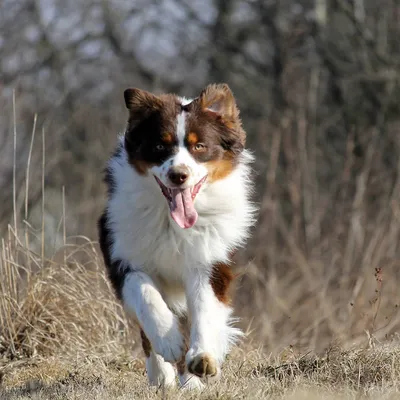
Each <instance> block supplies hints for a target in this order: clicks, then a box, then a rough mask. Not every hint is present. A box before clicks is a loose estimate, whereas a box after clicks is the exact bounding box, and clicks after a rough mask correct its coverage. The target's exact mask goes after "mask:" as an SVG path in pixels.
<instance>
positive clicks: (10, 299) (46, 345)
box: [0, 230, 400, 399]
mask: <svg viewBox="0 0 400 400" xmlns="http://www.w3.org/2000/svg"><path fill="white" fill-rule="evenodd" d="M25 238H26V237H25ZM79 240H80V242H81V243H79V244H75V245H74V246H64V248H63V249H62V250H61V251H60V252H59V253H57V254H54V256H53V257H52V259H51V260H50V259H43V258H42V256H41V255H39V254H36V253H34V252H32V251H30V250H28V249H27V247H26V246H25V245H24V244H23V243H22V242H21V241H19V239H18V237H17V236H16V235H15V234H13V232H12V231H11V230H10V236H9V240H8V242H7V243H6V242H5V241H3V249H2V256H1V263H2V264H1V269H0V274H1V276H0V282H1V283H0V285H1V295H0V318H1V321H0V322H1V329H0V332H1V336H0V355H1V358H0V377H1V380H0V382H1V383H0V399H158V398H164V399H180V398H181V399H197V398H202V399H233V398H235V399H264V398H265V399H313V398H315V399H320V398H326V399H340V398H343V399H360V398H374V399H375V398H379V399H392V398H393V399H394V398H400V396H399V392H400V348H399V346H398V341H397V338H396V336H393V337H392V338H391V339H390V340H389V339H387V340H385V341H384V342H383V343H380V342H379V341H378V340H377V339H376V338H374V337H373V336H368V335H367V334H366V335H365V338H364V339H365V340H364V341H363V342H362V343H361V344H360V343H359V341H358V343H357V347H356V348H355V347H354V346H351V345H350V343H349V344H348V345H347V346H343V345H340V346H339V345H337V346H330V347H329V349H328V350H327V351H325V352H323V353H321V354H319V355H317V354H314V353H313V352H308V351H307V350H304V349H301V350H300V349H299V348H296V347H293V346H289V347H286V348H283V349H280V350H279V351H272V352H271V351H270V350H268V349H262V348H261V347H259V345H258V344H257V342H255V341H254V342H253V341H252V339H251V337H252V335H251V333H250V335H249V338H248V339H246V340H245V341H244V343H242V345H241V347H238V348H236V349H235V350H234V351H233V353H232V354H231V355H230V356H229V358H228V360H227V362H226V364H225V365H224V369H223V377H222V379H221V380H220V381H218V382H209V385H208V387H207V389H206V390H204V391H203V392H202V393H201V394H199V393H188V392H185V391H182V390H178V389H177V390H169V391H164V390H163V389H162V388H158V389H155V388H149V387H148V385H147V379H146V376H145V368H144V362H143V358H142V353H141V351H140V347H139V346H138V345H137V344H135V337H136V335H135V333H136V332H135V328H134V327H132V326H130V325H129V323H127V321H126V320H125V318H124V315H123V313H122V310H121V308H120V306H119V304H118V303H117V302H116V301H115V299H114V296H113V294H112V292H111V290H110V288H109V285H108V282H107V279H106V276H105V271H104V268H103V267H102V263H101V260H100V257H99V253H98V251H97V248H96V246H95V244H94V243H92V242H91V241H89V240H87V239H85V238H80V239H79Z"/></svg>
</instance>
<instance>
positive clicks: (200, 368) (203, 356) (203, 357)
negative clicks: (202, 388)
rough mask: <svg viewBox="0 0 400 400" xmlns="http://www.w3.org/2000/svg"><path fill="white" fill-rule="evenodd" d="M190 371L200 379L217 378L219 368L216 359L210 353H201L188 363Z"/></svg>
mask: <svg viewBox="0 0 400 400" xmlns="http://www.w3.org/2000/svg"><path fill="white" fill-rule="evenodd" d="M187 367H188V371H189V372H190V373H191V374H193V375H196V376H199V377H200V378H208V377H215V376H217V375H218V372H219V368H218V364H217V361H216V360H215V358H214V357H213V356H212V355H211V354H209V353H200V354H197V355H195V356H194V357H193V358H191V359H189V360H188V362H187Z"/></svg>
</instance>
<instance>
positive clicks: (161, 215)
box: [98, 84, 256, 389]
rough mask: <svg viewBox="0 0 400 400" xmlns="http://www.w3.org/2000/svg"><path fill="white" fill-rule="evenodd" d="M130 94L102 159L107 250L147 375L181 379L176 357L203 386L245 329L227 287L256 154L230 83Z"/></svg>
mask: <svg viewBox="0 0 400 400" xmlns="http://www.w3.org/2000/svg"><path fill="white" fill-rule="evenodd" d="M124 98H125V104H126V107H127V108H128V110H129V119H128V123H127V127H126V131H125V133H124V135H123V136H121V137H120V138H119V143H118V146H117V149H116V151H115V153H114V155H113V156H112V157H111V158H110V160H109V162H108V164H107V167H106V170H105V182H106V185H107V188H108V201H107V205H106V208H105V210H104V213H103V214H102V216H101V217H100V219H99V223H98V228H99V242H100V247H101V251H102V253H103V257H104V261H105V264H106V267H107V272H108V276H109V279H110V281H111V283H112V285H113V287H114V289H115V293H116V295H117V297H118V298H119V299H120V301H121V302H122V304H123V307H124V309H125V310H126V312H127V314H128V315H132V316H133V317H135V318H136V319H137V321H138V323H139V325H140V329H141V339H142V345H143V350H144V353H145V356H146V370H147V375H148V379H149V383H150V384H151V385H156V386H160V385H163V386H167V387H168V386H169V387H172V386H174V385H175V384H176V373H175V368H174V366H173V364H176V367H177V371H178V374H179V382H180V385H181V386H183V387H187V388H189V389H196V388H197V389H201V388H202V387H204V383H205V382H206V381H207V379H206V378H212V377H215V376H219V374H220V369H221V364H222V362H223V360H224V358H225V356H226V355H227V353H228V352H229V350H230V348H231V346H232V345H233V344H235V343H236V341H237V340H238V339H239V338H240V337H241V336H242V332H241V330H240V329H238V328H237V327H235V326H234V324H235V322H236V319H235V318H234V317H233V316H232V307H231V306H230V295H229V292H228V289H229V286H230V284H231V282H232V280H233V278H234V273H233V272H232V270H231V267H230V263H231V255H232V253H233V252H234V251H235V250H236V249H237V248H239V247H241V246H243V245H244V244H245V241H246V239H247V238H248V236H249V231H250V228H251V226H252V225H253V224H254V221H255V212H256V208H255V206H254V204H253V202H252V201H251V193H252V188H253V184H252V179H251V178H252V169H251V163H252V162H253V156H252V155H251V153H250V152H249V151H248V150H246V149H245V140H246V133H245V131H244V129H243V127H242V123H241V120H240V117H239V110H238V107H237V105H236V102H235V98H234V96H233V94H232V91H231V90H230V88H229V86H228V85H227V84H210V85H208V86H207V87H206V88H205V89H204V90H202V92H201V93H200V95H199V96H198V97H197V98H194V99H186V98H183V97H178V96H176V95H173V94H162V95H155V94H152V93H149V92H147V91H144V90H140V89H136V88H130V89H127V90H125V92H124ZM185 318H186V322H185V321H184V320H185ZM185 324H186V327H187V331H189V333H188V334H187V335H186V336H185V326H184V325H185ZM189 325H190V326H189Z"/></svg>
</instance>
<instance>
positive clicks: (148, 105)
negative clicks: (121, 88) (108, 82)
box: [124, 88, 161, 112]
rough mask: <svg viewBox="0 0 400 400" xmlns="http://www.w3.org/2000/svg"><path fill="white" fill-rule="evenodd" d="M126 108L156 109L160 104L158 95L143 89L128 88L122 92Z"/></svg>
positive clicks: (137, 109) (130, 109)
mask: <svg viewBox="0 0 400 400" xmlns="http://www.w3.org/2000/svg"><path fill="white" fill-rule="evenodd" d="M124 98H125V105H126V108H127V109H128V110H129V111H131V112H135V111H139V110H142V111H144V110H146V109H148V110H151V109H153V110H154V109H155V108H156V109H158V108H159V107H160V105H161V100H160V98H159V97H157V96H155V95H154V94H152V93H150V92H146V91H145V90H141V89H136V88H130V89H126V90H125V92H124Z"/></svg>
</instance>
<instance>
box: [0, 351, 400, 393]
mask: <svg viewBox="0 0 400 400" xmlns="http://www.w3.org/2000/svg"><path fill="white" fill-rule="evenodd" d="M223 372H224V375H223V377H222V379H221V380H220V381H219V382H214V383H209V386H208V387H207V388H206V389H205V390H204V391H203V392H202V393H201V394H199V393H190V392H185V391H182V390H178V389H176V390H167V391H163V390H162V388H159V389H156V388H149V387H148V385H147V381H146V377H145V369H144V363H143V361H142V360H139V359H132V358H130V357H127V356H120V357H118V358H112V357H111V358H110V357H100V358H97V357H87V358H82V359H75V360H73V359H63V358H60V357H50V358H47V359H37V360H35V359H31V360H21V361H15V362H11V363H9V364H8V365H7V366H3V370H2V374H3V375H2V389H1V390H0V398H1V399H7V400H9V399H10V400H11V399H13V400H14V399H15V400H17V399H49V400H50V399H160V398H163V399H197V398H199V399H304V400H306V399H322V398H323V399H364V398H365V399H397V398H400V394H399V391H400V350H399V349H398V348H396V347H395V346H393V344H391V345H377V346H374V347H373V348H370V349H360V350H352V351H342V350H340V349H331V350H330V351H329V352H328V353H326V354H325V355H324V356H323V357H317V356H314V355H310V354H308V355H295V354H293V352H292V351H290V350H288V351H286V352H284V353H282V354H281V355H280V356H278V357H275V358H272V357H269V356H265V355H262V353H261V352H260V351H256V350H254V351H243V350H240V349H236V350H235V351H234V352H233V354H232V355H231V356H230V358H229V359H228V361H227V363H226V364H225V366H224V371H223Z"/></svg>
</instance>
